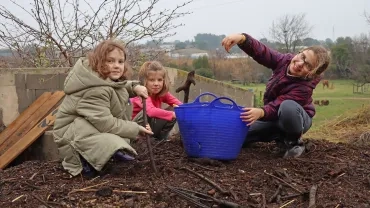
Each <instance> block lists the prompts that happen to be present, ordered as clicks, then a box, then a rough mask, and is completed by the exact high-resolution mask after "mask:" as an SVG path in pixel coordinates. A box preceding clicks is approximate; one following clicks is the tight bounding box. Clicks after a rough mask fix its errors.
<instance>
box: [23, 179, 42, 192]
mask: <svg viewBox="0 0 370 208" xmlns="http://www.w3.org/2000/svg"><path fill="white" fill-rule="evenodd" d="M21 184H24V185H27V186H29V187H31V188H34V189H37V190H41V188H40V187H38V186H34V185H32V184H30V183H28V182H26V181H24V182H21Z"/></svg>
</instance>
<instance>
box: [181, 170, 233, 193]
mask: <svg viewBox="0 0 370 208" xmlns="http://www.w3.org/2000/svg"><path fill="white" fill-rule="evenodd" d="M180 169H181V170H186V171H188V172H190V173H192V174H194V175H196V176H198V177H199V178H201V179H203V180H205V181H206V182H208V183H209V184H211V185H212V186H214V187H215V188H216V189H217V190H218V191H220V192H221V193H222V194H229V192H228V191H225V190H224V189H223V188H221V187H220V186H219V185H217V184H216V183H215V182H213V181H212V180H210V179H208V178H207V177H205V176H204V175H202V174H200V173H197V172H195V171H194V170H190V169H189V168H180Z"/></svg>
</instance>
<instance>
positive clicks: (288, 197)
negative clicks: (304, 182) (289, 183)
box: [280, 194, 302, 200]
mask: <svg viewBox="0 0 370 208" xmlns="http://www.w3.org/2000/svg"><path fill="white" fill-rule="evenodd" d="M300 196H302V194H293V195H289V196H282V197H280V199H281V200H289V199H293V198H296V197H300Z"/></svg>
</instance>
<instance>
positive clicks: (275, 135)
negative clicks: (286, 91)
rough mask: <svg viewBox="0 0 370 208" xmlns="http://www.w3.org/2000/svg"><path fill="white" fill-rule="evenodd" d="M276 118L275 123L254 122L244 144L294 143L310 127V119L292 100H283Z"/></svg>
mask: <svg viewBox="0 0 370 208" xmlns="http://www.w3.org/2000/svg"><path fill="white" fill-rule="evenodd" d="M278 117H279V118H278V120H276V121H256V122H254V123H253V124H252V125H251V126H250V128H249V130H248V135H247V137H246V139H245V141H244V144H248V143H254V142H271V141H274V140H278V141H287V142H292V143H295V142H298V140H299V138H300V137H301V135H302V133H306V132H307V131H308V130H309V129H310V127H311V125H312V118H311V117H310V116H309V115H308V114H307V113H306V111H305V110H304V109H303V108H302V106H301V105H299V104H298V103H297V102H295V101H293V100H285V101H283V102H282V103H281V104H280V107H279V111H278Z"/></svg>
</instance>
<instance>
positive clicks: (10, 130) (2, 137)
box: [0, 92, 51, 145]
mask: <svg viewBox="0 0 370 208" xmlns="http://www.w3.org/2000/svg"><path fill="white" fill-rule="evenodd" d="M50 96H51V93H50V92H45V93H44V94H42V95H41V96H40V97H39V98H37V99H36V100H35V102H33V103H32V104H31V105H30V106H29V107H28V108H27V109H26V110H25V111H23V112H22V113H21V114H20V115H19V116H18V117H17V118H16V119H15V120H14V121H13V122H12V123H10V124H9V126H7V128H6V129H5V130H4V131H3V132H1V133H0V145H1V144H3V143H4V142H5V141H6V140H7V139H8V138H9V137H10V136H11V135H12V134H14V132H16V131H17V130H18V128H19V127H21V126H22V125H23V124H24V123H25V122H27V120H28V119H29V118H30V117H31V116H32V114H34V113H35V112H36V111H37V110H38V109H39V108H40V107H41V105H42V104H44V103H45V102H46V101H47V100H48V99H49V98H50Z"/></svg>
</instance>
